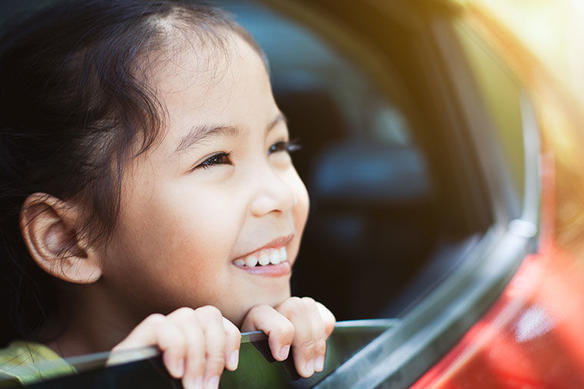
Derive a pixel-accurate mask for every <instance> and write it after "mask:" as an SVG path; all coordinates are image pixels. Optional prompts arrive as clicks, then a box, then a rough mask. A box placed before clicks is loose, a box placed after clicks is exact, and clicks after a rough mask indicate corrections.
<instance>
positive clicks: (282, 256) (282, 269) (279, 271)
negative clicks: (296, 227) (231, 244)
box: [233, 235, 294, 277]
mask: <svg viewBox="0 0 584 389" xmlns="http://www.w3.org/2000/svg"><path fill="white" fill-rule="evenodd" d="M293 238H294V235H288V236H285V237H280V238H277V239H274V240H273V241H271V242H270V243H268V244H266V245H264V246H262V247H260V248H259V249H256V250H254V251H252V252H250V253H248V254H246V255H244V256H241V257H239V258H237V259H235V260H234V261H233V264H234V265H235V266H236V267H237V268H239V269H241V270H243V271H246V272H248V273H250V274H256V275H265V276H272V277H277V276H283V275H287V274H290V272H291V268H292V266H291V264H290V261H288V250H287V248H286V245H287V244H288V243H290V242H291V241H292V239H293Z"/></svg>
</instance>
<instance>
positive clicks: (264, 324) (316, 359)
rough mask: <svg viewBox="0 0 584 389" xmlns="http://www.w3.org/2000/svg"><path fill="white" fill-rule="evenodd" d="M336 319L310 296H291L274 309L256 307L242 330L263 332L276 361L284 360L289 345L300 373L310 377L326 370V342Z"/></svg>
mask: <svg viewBox="0 0 584 389" xmlns="http://www.w3.org/2000/svg"><path fill="white" fill-rule="evenodd" d="M334 326H335V317H334V316H333V314H332V313H331V312H330V311H329V310H328V309H327V308H326V307H325V306H324V305H322V304H321V303H319V302H316V301H314V300H313V299H311V298H310V297H304V298H299V297H290V298H289V299H287V300H286V301H284V302H283V303H282V304H280V305H278V306H276V307H275V308H272V307H270V306H269V305H257V306H255V307H253V308H252V309H251V310H250V311H249V312H248V314H247V315H246V317H245V319H244V321H243V324H242V326H241V329H242V330H243V331H256V330H260V331H263V332H264V333H265V334H266V335H268V344H269V345H270V350H271V352H272V355H273V356H274V358H275V359H276V360H278V361H283V360H285V359H286V358H287V357H288V354H289V352H290V346H292V352H293V354H294V364H295V365H296V370H297V371H298V374H300V375H301V376H302V377H310V376H311V375H312V374H313V373H314V372H315V371H317V372H318V371H322V370H323V368H324V356H325V352H326V340H327V338H328V337H329V335H330V334H331V332H333V329H334Z"/></svg>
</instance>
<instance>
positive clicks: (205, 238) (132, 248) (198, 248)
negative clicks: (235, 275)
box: [112, 181, 240, 299]
mask: <svg viewBox="0 0 584 389" xmlns="http://www.w3.org/2000/svg"><path fill="white" fill-rule="evenodd" d="M197 189H198V190H194V189H192V188H191V185H188V181H186V182H185V183H183V185H163V184H159V185H158V187H157V188H156V189H155V190H152V191H144V192H143V193H148V196H134V197H133V198H132V199H129V202H127V203H126V204H125V205H124V206H125V209H124V214H123V215H122V219H121V220H120V229H119V231H118V232H117V234H116V239H115V240H116V245H115V246H116V248H117V249H116V250H115V254H112V257H114V256H115V257H117V258H112V262H118V263H120V266H123V269H121V268H119V267H118V268H116V269H113V271H114V272H117V274H115V277H116V278H118V276H120V278H121V275H122V274H124V273H125V275H126V277H127V278H126V279H133V280H136V283H140V284H144V285H148V284H150V285H157V287H158V288H159V290H161V291H162V290H164V292H165V294H166V295H167V296H168V297H171V296H173V295H174V297H175V298H177V299H178V298H180V296H181V295H188V294H190V293H194V292H197V293H198V292H199V291H197V290H190V289H193V285H199V286H202V285H204V284H205V283H206V282H208V280H214V279H215V280H217V277H218V276H219V275H220V272H221V271H224V268H223V267H222V266H221V265H222V264H223V262H226V260H227V259H228V258H229V255H230V251H231V247H232V246H233V242H235V240H236V239H237V233H238V228H239V225H240V222H239V220H238V213H237V212H235V209H234V207H236V206H237V204H235V201H233V199H232V198H231V199H229V198H227V196H226V194H225V193H223V192H219V191H217V192H209V191H208V190H207V191H205V190H204V189H202V188H200V187H199V188H197ZM122 264H123V265H122ZM116 267H117V266H116ZM206 286H207V285H205V287H206ZM205 287H201V288H199V289H205ZM185 297H186V296H185ZM191 297H192V296H191Z"/></svg>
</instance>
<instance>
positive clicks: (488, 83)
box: [455, 26, 525, 217]
mask: <svg viewBox="0 0 584 389" xmlns="http://www.w3.org/2000/svg"><path fill="white" fill-rule="evenodd" d="M455 32H456V33H457V36H458V38H459V42H460V44H461V48H462V51H463V53H464V55H465V57H466V60H467V61H468V65H469V67H470V69H471V71H472V73H473V76H474V78H475V81H476V82H477V85H478V91H479V93H480V94H481V97H482V99H483V102H484V104H485V107H486V109H487V110H488V112H489V114H490V115H489V116H490V117H491V118H492V119H493V123H491V124H492V125H493V127H494V129H495V133H496V136H497V139H498V141H499V142H500V143H499V144H500V149H501V151H502V152H503V157H504V159H505V163H506V166H507V167H508V171H509V172H510V179H511V183H512V186H513V189H514V191H515V196H516V202H517V203H518V205H520V204H521V202H522V200H523V197H524V195H525V189H524V185H525V166H524V164H525V150H524V139H523V125H522V109H521V96H522V94H521V89H520V86H519V84H518V83H517V81H516V80H515V78H514V77H513V75H512V73H511V72H510V70H509V69H508V68H506V67H505V66H504V65H503V64H502V63H501V61H500V60H499V59H498V58H496V57H495V56H494V54H493V53H492V51H491V52H489V51H487V50H485V48H484V46H483V44H482V43H481V42H480V41H479V40H478V38H476V36H475V35H474V34H472V33H470V32H469V31H468V29H466V28H464V27H462V26H458V28H457V29H455ZM520 212H521V209H520V208H518V209H517V211H516V214H515V215H514V217H519V216H520Z"/></svg>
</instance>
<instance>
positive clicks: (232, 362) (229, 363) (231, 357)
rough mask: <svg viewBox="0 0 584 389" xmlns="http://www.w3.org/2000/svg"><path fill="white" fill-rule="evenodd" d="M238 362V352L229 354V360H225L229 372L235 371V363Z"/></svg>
mask: <svg viewBox="0 0 584 389" xmlns="http://www.w3.org/2000/svg"><path fill="white" fill-rule="evenodd" d="M238 362H239V350H235V351H233V352H232V353H231V354H229V358H227V367H228V368H229V370H235V369H237V363H238Z"/></svg>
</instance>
